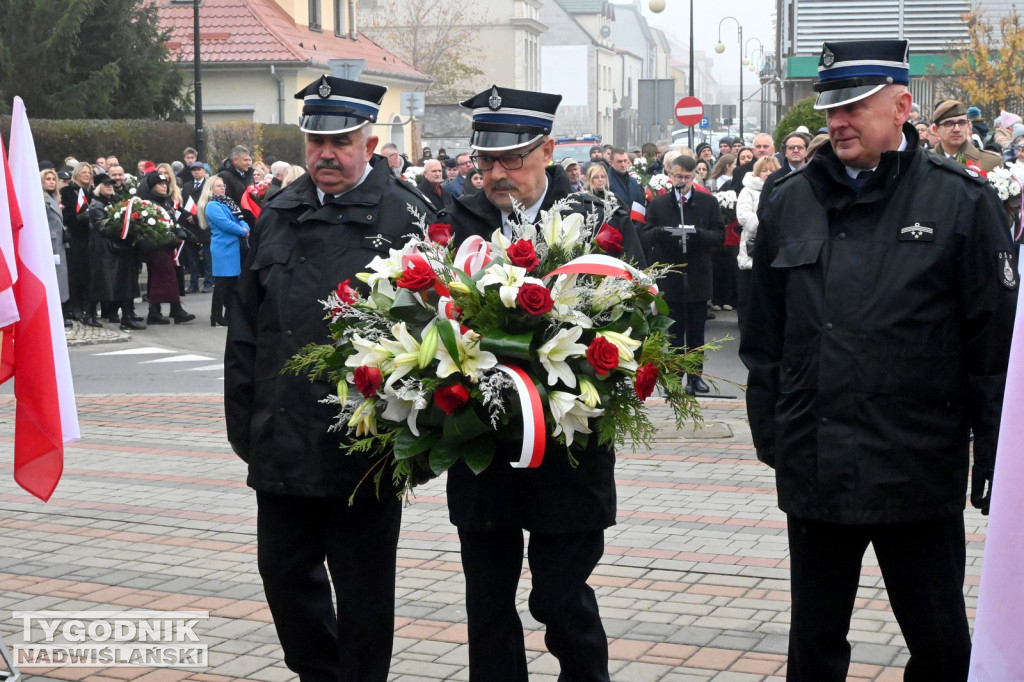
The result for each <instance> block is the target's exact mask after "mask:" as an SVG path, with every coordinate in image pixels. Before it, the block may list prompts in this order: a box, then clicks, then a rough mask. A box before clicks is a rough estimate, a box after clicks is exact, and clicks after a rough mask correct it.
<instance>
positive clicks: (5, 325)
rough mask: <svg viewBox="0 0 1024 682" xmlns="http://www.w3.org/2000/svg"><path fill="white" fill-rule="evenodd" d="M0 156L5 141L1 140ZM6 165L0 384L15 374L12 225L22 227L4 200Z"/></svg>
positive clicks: (0, 172)
mask: <svg viewBox="0 0 1024 682" xmlns="http://www.w3.org/2000/svg"><path fill="white" fill-rule="evenodd" d="M0 156H3V158H7V157H6V154H5V153H4V141H3V140H2V139H0ZM7 176H8V172H7V165H6V164H3V163H0V383H3V382H5V381H7V380H8V379H10V378H11V376H12V375H13V374H14V323H15V322H17V321H18V319H19V315H18V303H17V301H16V300H15V298H14V283H15V282H16V281H17V279H18V271H17V270H16V269H14V268H13V266H14V262H15V261H14V223H15V221H16V222H17V223H18V225H21V216H20V215H17V216H13V215H11V209H10V205H9V203H8V201H7Z"/></svg>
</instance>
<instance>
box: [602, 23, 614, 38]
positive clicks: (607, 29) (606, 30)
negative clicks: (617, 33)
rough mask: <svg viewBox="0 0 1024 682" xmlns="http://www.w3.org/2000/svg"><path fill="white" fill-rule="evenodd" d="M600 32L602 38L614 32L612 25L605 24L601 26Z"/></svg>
mask: <svg viewBox="0 0 1024 682" xmlns="http://www.w3.org/2000/svg"><path fill="white" fill-rule="evenodd" d="M600 33H601V37H602V38H607V37H608V36H610V35H611V34H612V29H611V27H610V26H607V25H605V26H602V27H601V31H600Z"/></svg>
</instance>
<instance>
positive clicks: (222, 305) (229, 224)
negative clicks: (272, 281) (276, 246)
mask: <svg viewBox="0 0 1024 682" xmlns="http://www.w3.org/2000/svg"><path fill="white" fill-rule="evenodd" d="M199 226H200V227H201V228H202V229H204V230H210V254H211V256H212V260H213V303H212V305H211V306H210V326H211V327H226V326H228V323H227V318H226V317H225V314H226V312H227V305H228V301H229V300H231V292H232V291H234V289H235V282H237V281H238V275H239V274H240V273H241V272H242V246H243V245H244V242H245V240H246V239H248V237H249V225H248V224H247V223H246V222H245V220H244V219H243V218H242V209H241V208H239V206H238V204H236V203H235V202H234V201H233V200H232V199H231V197H229V196H228V195H227V187H226V185H225V184H224V180H223V179H222V178H220V177H219V176H216V175H215V176H213V177H212V178H210V182H208V183H206V187H204V188H203V193H202V195H201V196H200V197H199Z"/></svg>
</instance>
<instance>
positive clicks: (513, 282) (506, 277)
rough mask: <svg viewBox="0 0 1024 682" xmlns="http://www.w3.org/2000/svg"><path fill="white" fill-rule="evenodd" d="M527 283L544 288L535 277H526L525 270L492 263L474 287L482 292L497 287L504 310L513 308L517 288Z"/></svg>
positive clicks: (508, 264)
mask: <svg viewBox="0 0 1024 682" xmlns="http://www.w3.org/2000/svg"><path fill="white" fill-rule="evenodd" d="M527 283H531V284H539V285H541V286H544V282H542V281H541V280H539V279H537V278H536V277H527V276H526V268H521V267H519V266H518V265H512V264H510V263H492V264H491V265H489V266H488V267H487V269H486V270H484V274H483V276H482V277H481V278H480V279H479V280H477V283H476V286H477V288H478V289H479V290H480V291H481V292H483V291H484V290H485V289H486V288H487V287H488V286H490V285H492V284H497V285H499V286H500V287H501V288H500V289H499V290H498V296H499V297H500V298H501V302H502V304H504V306H505V307H506V308H515V307H516V296H518V295H519V287H521V286H523V285H524V284H527Z"/></svg>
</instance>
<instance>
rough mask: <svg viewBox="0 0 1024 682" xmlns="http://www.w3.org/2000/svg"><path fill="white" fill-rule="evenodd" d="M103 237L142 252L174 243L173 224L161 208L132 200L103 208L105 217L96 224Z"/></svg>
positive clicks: (143, 200)
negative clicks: (116, 240)
mask: <svg viewBox="0 0 1024 682" xmlns="http://www.w3.org/2000/svg"><path fill="white" fill-rule="evenodd" d="M98 228H99V231H100V232H101V233H102V234H103V235H104V236H106V237H111V238H118V239H123V240H125V241H127V242H129V243H130V244H132V245H133V246H137V247H139V248H141V249H144V250H153V249H159V248H162V247H165V246H170V245H172V244H177V243H178V238H177V237H176V236H175V234H174V222H173V221H172V220H171V217H170V216H169V215H168V214H167V211H165V210H164V209H163V208H162V207H161V206H158V205H157V204H154V203H153V202H152V201H147V200H145V199H139V198H138V197H132V198H131V199H127V200H125V201H122V202H120V203H117V204H111V205H110V206H108V207H107V216H106V218H104V219H103V220H102V221H101V222H100V223H99V225H98Z"/></svg>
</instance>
